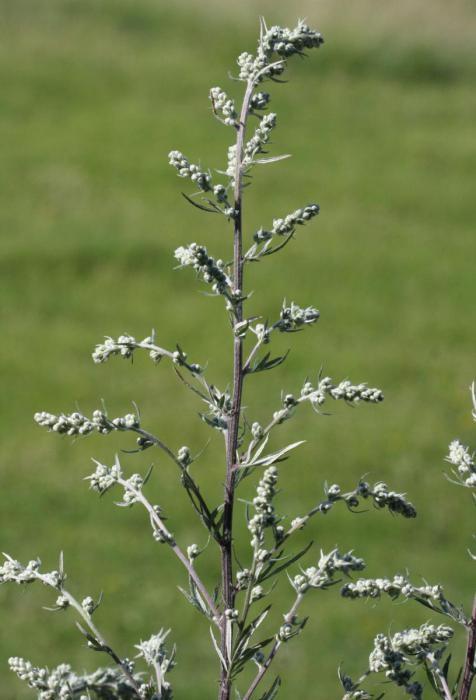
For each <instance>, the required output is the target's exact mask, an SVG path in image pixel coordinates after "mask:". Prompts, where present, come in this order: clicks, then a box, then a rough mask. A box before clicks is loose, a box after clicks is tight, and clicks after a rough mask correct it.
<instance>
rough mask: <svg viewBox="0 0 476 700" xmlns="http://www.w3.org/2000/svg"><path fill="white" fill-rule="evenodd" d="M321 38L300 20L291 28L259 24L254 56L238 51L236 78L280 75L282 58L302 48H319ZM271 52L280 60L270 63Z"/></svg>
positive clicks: (252, 78) (282, 68)
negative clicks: (259, 33)
mask: <svg viewBox="0 0 476 700" xmlns="http://www.w3.org/2000/svg"><path fill="white" fill-rule="evenodd" d="M323 42H324V40H323V38H322V36H321V35H320V34H319V32H315V31H313V30H312V29H310V27H308V25H307V24H306V23H305V22H303V21H302V20H300V21H299V22H298V24H297V25H296V27H295V28H294V29H288V28H287V27H278V26H274V27H271V28H270V29H267V28H266V27H264V28H263V32H262V35H261V37H260V40H259V43H258V50H257V53H256V57H254V56H253V55H251V54H250V53H242V54H241V55H240V56H239V57H238V66H239V68H240V74H239V77H240V80H246V81H248V80H253V81H256V82H261V81H262V80H264V79H265V78H273V77H276V76H278V75H281V74H282V73H283V71H284V69H285V59H287V58H289V57H290V56H293V55H294V54H300V55H303V54H304V51H305V49H312V48H319V46H320V45H321V44H322V43H323ZM274 54H277V57H278V58H279V57H281V58H282V59H283V60H282V62H280V63H277V64H276V63H273V60H275V58H274Z"/></svg>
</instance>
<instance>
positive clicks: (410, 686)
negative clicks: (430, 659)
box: [369, 623, 453, 700]
mask: <svg viewBox="0 0 476 700" xmlns="http://www.w3.org/2000/svg"><path fill="white" fill-rule="evenodd" d="M452 636H453V630H452V629H451V627H448V626H447V625H438V627H436V626H435V625H431V624H429V623H425V624H423V625H422V626H421V627H419V628H418V629H414V628H413V629H407V630H404V631H403V632H398V633H397V634H395V635H393V637H389V636H386V635H384V634H378V635H377V636H376V637H375V640H374V649H373V651H372V652H371V654H370V656H369V671H370V672H372V673H379V672H384V673H385V676H386V677H387V678H388V680H390V681H392V682H394V683H396V684H397V685H399V686H404V687H405V689H406V692H407V693H408V695H411V697H412V698H414V700H420V698H421V697H422V692H423V688H422V686H421V685H420V683H418V682H413V683H410V679H411V677H412V676H413V671H411V670H409V669H407V668H405V665H406V664H408V663H412V660H411V659H410V658H409V657H416V659H417V663H418V662H422V661H424V660H425V658H426V657H427V656H429V655H432V654H433V653H434V649H433V647H435V646H437V647H438V646H441V645H443V648H444V647H445V646H446V644H447V643H448V641H449V640H450V639H451V637H452Z"/></svg>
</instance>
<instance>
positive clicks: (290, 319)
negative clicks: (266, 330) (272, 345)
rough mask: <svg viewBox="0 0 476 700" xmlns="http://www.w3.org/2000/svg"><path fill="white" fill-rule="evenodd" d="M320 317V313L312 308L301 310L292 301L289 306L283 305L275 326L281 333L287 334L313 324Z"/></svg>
mask: <svg viewBox="0 0 476 700" xmlns="http://www.w3.org/2000/svg"><path fill="white" fill-rule="evenodd" d="M319 316H320V313H319V311H318V310H317V309H315V308H314V307H313V306H308V307H306V308H305V309H302V308H301V307H300V306H298V305H297V304H295V303H294V302H293V301H292V302H291V305H290V306H287V305H286V302H284V303H283V307H282V309H281V314H280V320H279V321H278V322H277V323H276V324H275V327H276V328H278V329H279V330H280V331H281V332H282V333H289V332H292V331H295V330H297V329H298V328H300V327H301V326H305V325H310V324H311V323H315V322H316V321H317V320H318V318H319Z"/></svg>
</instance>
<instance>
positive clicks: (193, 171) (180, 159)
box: [169, 151, 212, 192]
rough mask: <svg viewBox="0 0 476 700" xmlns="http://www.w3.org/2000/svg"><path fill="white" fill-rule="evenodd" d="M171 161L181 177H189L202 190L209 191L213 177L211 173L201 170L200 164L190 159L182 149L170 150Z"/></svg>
mask: <svg viewBox="0 0 476 700" xmlns="http://www.w3.org/2000/svg"><path fill="white" fill-rule="evenodd" d="M169 163H170V165H172V166H173V167H174V168H176V169H177V170H178V174H179V177H189V178H190V179H191V181H192V182H193V183H195V184H196V185H197V187H198V189H199V190H201V191H202V192H209V191H210V189H211V181H212V178H211V176H210V173H206V172H203V171H202V170H200V168H199V167H198V165H194V164H193V163H190V161H189V160H188V159H187V158H186V157H185V156H184V155H183V153H181V152H180V151H170V153H169Z"/></svg>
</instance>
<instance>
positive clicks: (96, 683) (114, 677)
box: [8, 656, 162, 700]
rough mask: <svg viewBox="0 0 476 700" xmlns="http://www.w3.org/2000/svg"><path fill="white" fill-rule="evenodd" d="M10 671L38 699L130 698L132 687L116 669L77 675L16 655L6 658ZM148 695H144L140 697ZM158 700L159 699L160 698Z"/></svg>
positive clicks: (61, 666) (65, 668)
mask: <svg viewBox="0 0 476 700" xmlns="http://www.w3.org/2000/svg"><path fill="white" fill-rule="evenodd" d="M8 665H9V666H10V670H11V671H13V672H14V673H16V674H17V676H18V677H19V678H20V680H22V681H26V683H27V684H28V686H29V687H30V688H35V689H36V690H37V691H38V696H37V697H38V700H73V698H74V700H87V699H88V698H89V697H91V696H90V693H89V691H91V692H92V693H93V694H94V696H96V694H97V697H104V698H106V697H108V698H109V697H124V698H125V697H126V696H127V697H129V694H130V697H132V693H133V692H134V691H133V688H132V686H131V685H129V681H128V680H126V679H125V678H124V673H123V671H122V670H121V669H120V668H100V669H98V670H97V671H94V672H93V673H90V674H86V675H78V674H76V673H74V671H72V669H71V666H69V664H60V665H59V666H57V667H56V668H54V669H52V670H51V671H50V670H49V669H47V668H38V667H36V666H33V664H32V663H31V662H30V661H26V660H25V659H22V658H20V657H18V656H13V657H11V658H10V659H8ZM146 697H147V698H151V697H152V695H151V694H149V695H144V698H146ZM161 700H162V699H161Z"/></svg>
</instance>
